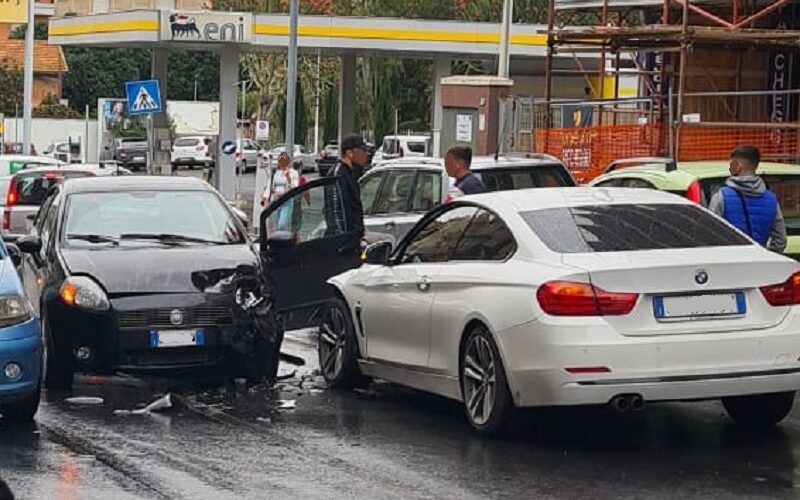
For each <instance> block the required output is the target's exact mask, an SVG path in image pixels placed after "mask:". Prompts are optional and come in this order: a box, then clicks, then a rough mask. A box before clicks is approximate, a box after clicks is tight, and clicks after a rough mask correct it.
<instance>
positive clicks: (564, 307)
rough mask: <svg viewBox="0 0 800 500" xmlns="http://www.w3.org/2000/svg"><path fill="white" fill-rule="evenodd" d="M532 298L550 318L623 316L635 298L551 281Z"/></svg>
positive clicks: (630, 295) (634, 301) (586, 285)
mask: <svg viewBox="0 0 800 500" xmlns="http://www.w3.org/2000/svg"><path fill="white" fill-rule="evenodd" d="M536 298H537V300H538V301H539V306H541V308H542V310H543V311H544V312H545V313H547V314H550V315H552V316H624V315H625V314H628V313H630V312H631V311H632V310H633V307H634V306H635V305H636V301H637V300H638V299H639V294H636V293H613V292H606V291H605V290H602V289H600V288H597V287H596V286H592V285H590V284H588V283H575V282H570V281H551V282H548V283H545V284H544V285H542V286H540V287H539V289H538V290H537V291H536Z"/></svg>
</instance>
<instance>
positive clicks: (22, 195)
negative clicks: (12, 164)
mask: <svg viewBox="0 0 800 500" xmlns="http://www.w3.org/2000/svg"><path fill="white" fill-rule="evenodd" d="M92 175H93V174H91V173H89V172H77V171H63V170H50V171H46V172H23V173H19V174H17V176H16V185H15V189H16V197H17V200H16V204H17V205H27V206H38V205H41V204H42V202H43V201H44V197H45V196H46V195H47V193H48V192H49V191H50V189H52V187H53V186H55V185H56V184H58V183H59V182H61V181H63V180H64V179H75V178H79V177H91V176H92Z"/></svg>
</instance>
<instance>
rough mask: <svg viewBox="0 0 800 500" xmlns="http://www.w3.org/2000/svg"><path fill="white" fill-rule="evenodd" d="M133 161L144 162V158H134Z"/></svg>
mask: <svg viewBox="0 0 800 500" xmlns="http://www.w3.org/2000/svg"><path fill="white" fill-rule="evenodd" d="M133 161H144V156H134V157H133Z"/></svg>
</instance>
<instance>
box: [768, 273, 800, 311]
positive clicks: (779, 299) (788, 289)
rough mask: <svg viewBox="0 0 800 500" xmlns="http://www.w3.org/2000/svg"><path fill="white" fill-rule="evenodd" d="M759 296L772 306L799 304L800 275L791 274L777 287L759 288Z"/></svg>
mask: <svg viewBox="0 0 800 500" xmlns="http://www.w3.org/2000/svg"><path fill="white" fill-rule="evenodd" d="M761 294H762V295H763V296H764V298H765V299H767V302H769V304H770V305H772V306H791V305H795V304H800V273H795V274H793V275H792V276H791V277H790V278H789V279H788V280H786V281H785V282H783V283H781V284H779V285H770V286H763V287H761Z"/></svg>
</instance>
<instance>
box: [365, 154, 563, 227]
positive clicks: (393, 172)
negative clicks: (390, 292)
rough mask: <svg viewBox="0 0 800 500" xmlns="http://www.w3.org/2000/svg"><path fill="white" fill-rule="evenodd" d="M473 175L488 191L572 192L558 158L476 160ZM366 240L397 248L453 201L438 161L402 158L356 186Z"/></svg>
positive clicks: (450, 181) (375, 170) (451, 186)
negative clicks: (427, 217)
mask: <svg viewBox="0 0 800 500" xmlns="http://www.w3.org/2000/svg"><path fill="white" fill-rule="evenodd" d="M472 171H473V172H474V173H475V174H476V175H477V176H478V177H480V178H481V180H482V181H483V183H484V184H485V185H486V188H487V189H488V190H489V191H507V190H514V189H525V188H531V187H570V186H575V181H574V180H573V179H572V177H571V176H570V174H569V172H568V171H567V169H566V167H565V166H564V165H563V164H562V163H561V162H560V161H559V160H558V159H556V158H554V157H551V156H544V155H530V157H516V156H500V157H499V158H498V159H497V160H495V159H494V157H482V158H481V157H479V158H475V159H474V160H473V163H472ZM359 185H360V187H361V202H362V204H363V205H364V225H365V228H366V232H367V235H366V236H367V239H368V240H369V241H372V242H375V241H380V240H385V241H392V242H397V241H399V240H400V239H401V238H402V237H403V236H405V234H406V233H407V232H408V231H409V230H410V229H411V228H412V227H413V226H414V224H416V223H417V221H418V220H419V219H421V218H422V216H423V215H425V213H427V212H428V211H429V210H432V209H434V208H436V207H438V206H439V205H441V204H442V203H445V202H447V201H450V200H451V199H453V198H454V197H455V195H456V191H455V189H454V180H453V179H450V178H449V177H448V176H447V173H446V172H445V170H444V164H443V162H442V160H438V159H434V158H405V159H403V160H392V161H388V162H383V163H380V164H378V165H376V166H374V167H373V168H372V169H371V170H370V171H369V172H368V173H367V174H365V175H364V177H362V178H361V179H360V180H359Z"/></svg>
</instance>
